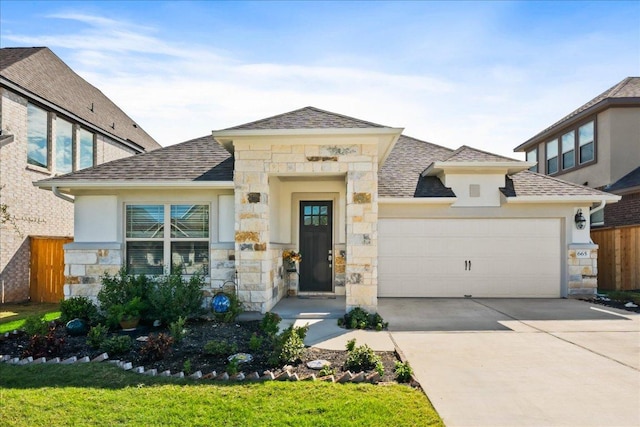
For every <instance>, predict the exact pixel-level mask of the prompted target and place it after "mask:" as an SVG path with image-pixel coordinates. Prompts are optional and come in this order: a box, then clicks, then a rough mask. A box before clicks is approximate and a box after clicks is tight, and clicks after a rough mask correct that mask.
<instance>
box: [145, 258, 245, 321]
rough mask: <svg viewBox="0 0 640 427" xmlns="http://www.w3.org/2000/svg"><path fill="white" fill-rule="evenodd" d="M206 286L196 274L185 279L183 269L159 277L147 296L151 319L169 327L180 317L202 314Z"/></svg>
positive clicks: (201, 277) (202, 279)
mask: <svg viewBox="0 0 640 427" xmlns="http://www.w3.org/2000/svg"><path fill="white" fill-rule="evenodd" d="M204 285H205V282H204V276H202V275H201V274H194V275H193V276H191V277H190V278H189V279H188V280H187V279H184V278H183V276H182V269H179V268H176V269H174V271H173V272H172V273H171V274H169V275H165V276H159V277H157V278H156V279H155V281H154V283H153V284H152V285H151V288H152V291H151V292H150V294H149V295H147V298H148V301H149V306H150V307H149V319H150V320H160V321H161V322H162V323H163V324H164V325H168V324H170V323H171V322H175V321H177V320H178V319H179V318H180V317H184V318H190V317H195V316H198V315H200V314H202V312H203V308H202V303H203V297H202V288H203V287H204ZM234 319H235V317H234Z"/></svg>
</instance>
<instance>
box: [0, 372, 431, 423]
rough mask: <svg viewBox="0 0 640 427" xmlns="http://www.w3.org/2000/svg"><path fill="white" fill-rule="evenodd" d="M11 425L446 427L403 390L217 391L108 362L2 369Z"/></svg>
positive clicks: (303, 386) (3, 412) (320, 386)
mask: <svg viewBox="0 0 640 427" xmlns="http://www.w3.org/2000/svg"><path fill="white" fill-rule="evenodd" d="M0 402H2V405H0V419H2V420H3V421H2V424H3V425H5V426H23V425H47V426H68V425H74V426H85V425H92V426H93V425H100V426H102V425H105V426H106V425H141V426H152V425H163V426H172V425H175V426H185V425H201V426H209V425H224V426H300V427H303V426H341V427H342V426H385V427H388V426H442V425H443V424H442V421H441V420H440V418H439V416H438V414H437V413H436V412H435V410H434V409H433V407H432V406H431V404H430V403H429V400H428V399H427V398H426V397H425V395H424V394H422V393H421V392H419V391H417V390H414V389H411V388H409V387H406V386H401V385H388V386H383V385H371V384H329V383H324V382H297V383H291V382H287V383H283V382H276V381H273V382H266V383H250V384H219V383H211V382H208V383H207V382H206V381H200V382H195V381H190V380H185V379H182V380H179V379H173V378H159V377H147V376H142V375H138V374H133V373H130V372H124V371H122V370H120V369H118V368H116V367H114V366H112V365H108V364H105V363H100V364H97V363H95V364H94V363H88V364H83V365H75V366H61V365H34V366H14V365H7V364H0Z"/></svg>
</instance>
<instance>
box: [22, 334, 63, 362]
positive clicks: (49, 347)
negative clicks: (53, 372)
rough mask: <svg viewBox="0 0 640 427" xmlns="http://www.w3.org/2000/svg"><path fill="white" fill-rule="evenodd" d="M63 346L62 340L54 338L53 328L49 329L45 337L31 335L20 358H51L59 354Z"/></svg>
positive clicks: (42, 335)
mask: <svg viewBox="0 0 640 427" xmlns="http://www.w3.org/2000/svg"><path fill="white" fill-rule="evenodd" d="M63 344H64V338H58V337H56V333H55V328H51V329H49V332H48V333H47V334H46V335H44V334H36V335H32V336H31V338H30V339H29V344H28V345H27V348H25V349H24V351H23V352H22V357H29V356H31V357H33V358H34V359H37V358H40V357H46V358H51V357H53V356H55V355H56V354H58V352H60V350H61V349H62V346H63Z"/></svg>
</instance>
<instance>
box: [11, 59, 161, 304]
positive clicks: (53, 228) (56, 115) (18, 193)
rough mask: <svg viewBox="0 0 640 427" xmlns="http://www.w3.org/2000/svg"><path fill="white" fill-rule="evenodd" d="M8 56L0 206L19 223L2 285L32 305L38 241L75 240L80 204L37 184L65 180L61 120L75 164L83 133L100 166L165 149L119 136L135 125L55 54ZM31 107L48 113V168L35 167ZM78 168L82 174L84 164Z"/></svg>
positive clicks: (136, 135)
mask: <svg viewBox="0 0 640 427" xmlns="http://www.w3.org/2000/svg"><path fill="white" fill-rule="evenodd" d="M0 55H1V56H0V63H1V67H0V78H1V80H0V83H1V85H0V126H1V129H2V133H1V134H0V186H1V187H2V189H1V190H0V200H1V202H2V203H3V204H5V205H7V207H8V212H9V214H10V216H11V218H12V219H11V221H10V222H7V223H5V224H3V225H2V226H1V227H0V284H1V286H2V290H1V292H2V297H3V301H4V302H12V301H23V300H27V299H28V298H29V280H30V237H31V236H51V237H70V236H73V227H74V221H73V213H74V212H73V211H74V207H73V204H72V203H69V202H68V201H65V200H62V199H61V198H58V197H56V196H55V195H54V194H53V193H51V192H43V191H41V190H39V189H37V188H36V187H34V186H33V182H34V181H39V180H42V179H45V178H48V177H52V176H56V175H58V174H59V172H58V170H57V166H58V165H57V163H56V135H57V129H56V125H57V123H58V121H59V119H63V120H65V121H66V122H67V123H71V124H72V125H73V138H74V142H73V144H74V145H73V149H74V150H73V151H74V154H73V156H74V158H75V157H76V156H79V155H76V154H75V148H76V146H77V138H78V136H77V135H78V130H79V129H84V130H85V131H86V132H90V133H91V134H92V135H93V162H94V164H100V163H104V162H108V161H111V160H116V159H120V158H123V157H127V156H132V155H134V154H137V153H140V152H144V151H146V150H150V149H154V148H159V145H158V144H157V143H156V142H155V141H154V140H153V139H152V138H151V137H149V136H148V135H147V134H146V133H145V132H144V131H142V130H141V129H139V128H137V126H136V128H135V129H134V130H133V132H129V133H127V132H122V131H117V128H118V127H119V126H122V127H124V126H125V123H126V124H128V125H129V126H132V124H133V121H132V120H131V119H130V118H129V117H128V116H126V115H125V114H124V112H122V111H121V110H120V109H119V108H117V107H116V106H115V105H114V104H113V103H112V102H111V101H110V100H109V99H108V98H106V97H105V96H104V95H103V94H102V93H101V92H100V91H99V90H97V89H96V88H94V87H93V86H91V85H90V84H89V83H87V82H86V81H84V80H83V79H82V78H80V77H79V76H78V75H77V74H75V73H74V72H73V71H72V70H71V69H70V68H68V67H67V66H66V65H65V64H64V63H63V62H62V61H60V59H59V58H58V57H57V56H55V55H54V54H53V53H52V52H51V51H50V50H49V49H46V48H15V49H14V48H4V49H2V50H0ZM29 104H32V105H36V106H37V107H38V108H40V109H41V110H43V111H45V112H46V118H47V152H48V153H47V154H48V155H47V158H48V160H47V167H39V166H35V165H33V164H28V163H27V151H28V132H29V131H28V112H27V110H28V105H29ZM90 107H93V110H94V111H90V110H89V108H90ZM106 123H109V124H111V125H113V128H111V129H109V126H108V125H105V124H106ZM109 130H110V132H109ZM136 140H137V141H139V142H138V143H133V142H132V141H136ZM74 163H75V166H74V169H77V168H78V165H77V159H76V162H74Z"/></svg>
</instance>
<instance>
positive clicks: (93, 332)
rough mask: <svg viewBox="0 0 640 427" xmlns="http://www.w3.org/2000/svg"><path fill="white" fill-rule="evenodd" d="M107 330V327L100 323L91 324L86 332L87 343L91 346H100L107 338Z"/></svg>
mask: <svg viewBox="0 0 640 427" xmlns="http://www.w3.org/2000/svg"><path fill="white" fill-rule="evenodd" d="M108 332H109V328H108V327H106V326H104V325H102V324H97V325H96V326H93V327H92V328H91V329H89V333H88V334H87V344H89V346H90V347H92V348H100V347H101V346H102V344H103V343H104V341H105V340H106V339H107V333H108Z"/></svg>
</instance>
